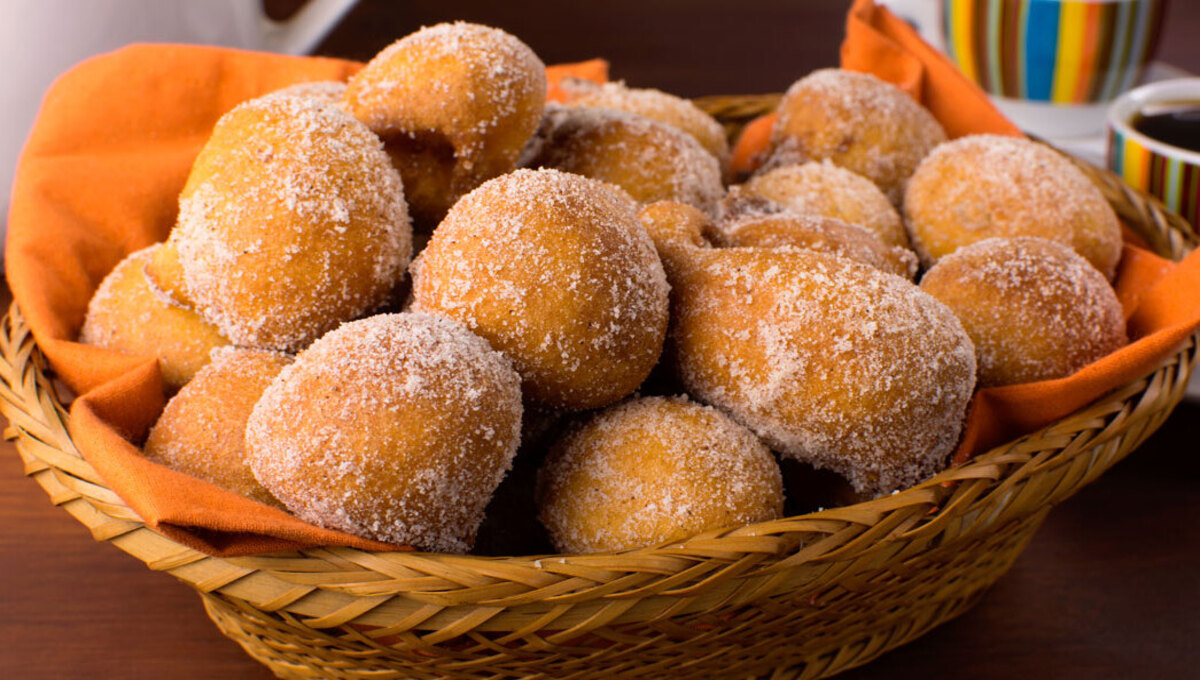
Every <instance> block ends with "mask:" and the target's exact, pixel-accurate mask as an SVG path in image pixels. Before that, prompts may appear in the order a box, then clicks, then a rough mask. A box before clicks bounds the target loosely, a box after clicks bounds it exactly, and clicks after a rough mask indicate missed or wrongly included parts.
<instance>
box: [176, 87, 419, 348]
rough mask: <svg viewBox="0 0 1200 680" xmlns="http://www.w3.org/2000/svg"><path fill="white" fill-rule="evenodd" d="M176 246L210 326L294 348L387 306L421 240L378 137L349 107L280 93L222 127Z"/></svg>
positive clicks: (202, 158) (185, 195)
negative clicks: (415, 241)
mask: <svg viewBox="0 0 1200 680" xmlns="http://www.w3.org/2000/svg"><path fill="white" fill-rule="evenodd" d="M171 242H172V244H173V245H174V247H175V248H177V249H178V253H179V263H180V265H181V266H182V270H183V278H184V282H185V285H186V289H187V295H188V297H189V298H190V299H191V300H193V301H194V302H195V303H196V307H197V309H198V310H199V311H200V312H201V314H203V315H204V316H205V318H207V319H209V320H211V321H212V322H214V323H215V324H216V325H217V326H218V327H220V328H221V330H222V332H224V333H225V334H226V335H227V336H228V337H229V338H230V340H232V341H234V342H235V343H237V344H239V345H243V346H252V347H261V348H267V349H277V350H290V351H294V350H298V349H300V348H302V347H304V346H306V345H307V344H308V343H310V342H311V341H312V340H313V339H314V338H316V337H319V336H320V335H321V334H322V333H324V332H326V331H328V330H329V329H331V328H333V327H334V326H336V325H337V324H338V323H340V322H342V321H345V320H348V319H352V318H354V317H356V316H359V315H361V314H363V313H364V312H367V311H370V310H372V309H374V308H376V307H378V306H379V305H380V304H382V303H383V302H385V301H386V300H387V299H388V297H389V295H390V294H391V292H392V290H393V288H395V286H396V285H397V284H398V283H399V281H400V280H401V279H402V277H403V276H404V267H405V265H407V263H408V259H409V257H410V254H411V249H412V233H411V228H410V226H409V221H408V213H407V209H406V207H405V203H404V194H403V188H402V186H401V182H400V177H399V175H398V174H397V173H396V171H395V169H394V168H392V166H391V163H390V162H389V161H388V158H387V155H386V154H385V153H384V152H383V149H382V146H381V144H380V142H379V140H378V138H376V137H375V136H374V135H373V134H371V131H370V130H368V129H366V127H364V126H363V125H362V124H361V123H359V122H358V121H356V120H354V119H353V118H351V117H350V116H349V115H347V114H346V113H345V112H344V111H342V110H341V109H340V108H338V107H335V106H333V105H330V104H328V103H323V102H321V101H319V100H316V99H309V98H304V97H292V96H286V95H280V94H274V95H267V96H265V97H261V98H259V99H255V100H251V101H249V102H246V103H244V104H242V105H240V106H238V107H237V108H235V109H234V110H233V111H231V112H229V113H227V114H226V115H225V116H223V117H222V118H221V120H220V121H218V123H217V126H216V128H215V129H214V130H213V134H212V137H211V138H210V139H209V141H208V143H207V144H206V145H205V147H204V149H203V150H202V151H201V152H200V155H199V157H197V159H196V162H195V165H194V166H193V168H192V172H191V174H190V175H189V177H188V181H187V184H186V185H185V186H184V189H183V192H182V194H181V195H180V197H179V221H178V223H177V224H176V227H175V230H174V232H173V233H172V235H171Z"/></svg>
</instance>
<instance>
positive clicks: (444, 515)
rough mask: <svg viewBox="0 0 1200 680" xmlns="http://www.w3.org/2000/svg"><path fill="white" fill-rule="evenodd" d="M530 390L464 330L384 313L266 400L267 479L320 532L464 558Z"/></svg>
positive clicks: (257, 422)
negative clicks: (320, 528) (341, 533)
mask: <svg viewBox="0 0 1200 680" xmlns="http://www.w3.org/2000/svg"><path fill="white" fill-rule="evenodd" d="M520 435H521V391H520V378H519V377H518V376H517V374H516V373H515V372H514V371H513V369H512V365H511V363H510V362H509V361H508V359H506V358H505V357H504V356H503V355H501V354H500V353H499V352H496V351H494V350H493V349H491V348H490V347H489V346H488V344H487V343H486V342H485V341H484V340H483V339H481V338H479V337H478V336H476V335H474V334H472V333H471V332H470V331H469V330H467V329H466V328H465V327H464V326H463V325H461V324H459V323H457V322H454V321H451V320H449V319H445V318H441V317H434V316H429V315H425V314H381V315H377V316H373V317H369V318H367V319H362V320H359V321H354V322H351V323H348V324H344V325H342V326H341V327H340V328H338V329H337V330H336V331H333V332H331V333H329V334H328V335H325V336H324V337H322V338H321V339H320V340H318V341H317V342H315V343H313V344H312V346H311V347H309V348H308V349H307V350H305V351H304V352H302V353H301V354H300V355H299V356H298V357H297V358H296V361H295V363H293V364H292V365H291V366H289V367H288V368H286V369H284V371H283V372H282V373H280V375H279V377H278V378H277V379H276V380H275V381H274V382H273V383H272V384H271V386H270V387H268V388H267V390H266V391H265V392H264V393H263V396H262V398H261V399H260V400H259V402H258V404H257V405H256V406H255V407H254V412H253V413H252V414H251V416H250V420H249V423H248V425H247V428H246V451H247V455H248V456H249V460H250V465H251V468H252V469H253V470H254V474H255V476H256V477H257V478H258V479H259V480H260V481H261V482H262V484H263V485H264V486H265V487H266V488H267V489H269V490H270V491H271V492H272V493H273V494H275V496H276V497H277V498H279V500H281V501H282V502H283V503H284V504H285V505H286V506H287V508H288V509H289V510H291V511H292V512H293V513H295V514H296V515H297V516H298V517H300V518H301V519H304V520H306V521H309V522H312V523H314V524H317V525H319V526H323V527H328V528H333V529H340V530H342V531H347V532H350V533H353V534H356V535H359V536H366V537H368V538H373V539H376V540H380V541H385V542H390V543H398V544H408V545H412V546H414V547H416V548H418V549H421V550H435V551H443V552H465V551H466V550H468V549H469V548H470V547H471V544H472V542H473V541H474V538H475V532H476V530H477V529H478V527H479V523H480V522H481V521H482V519H483V510H484V507H485V506H486V505H487V502H488V500H489V499H490V498H491V496H492V493H493V492H494V491H495V490H496V487H497V486H498V485H499V484H500V480H501V479H503V477H504V474H505V473H506V472H507V471H508V469H509V467H510V466H511V464H512V459H513V455H514V454H515V452H516V449H517V445H518V443H519V440H520Z"/></svg>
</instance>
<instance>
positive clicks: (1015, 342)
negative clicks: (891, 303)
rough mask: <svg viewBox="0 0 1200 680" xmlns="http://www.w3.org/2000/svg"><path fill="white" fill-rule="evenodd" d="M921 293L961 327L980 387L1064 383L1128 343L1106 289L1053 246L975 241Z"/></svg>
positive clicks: (1066, 251)
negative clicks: (973, 354)
mask: <svg viewBox="0 0 1200 680" xmlns="http://www.w3.org/2000/svg"><path fill="white" fill-rule="evenodd" d="M921 290H923V291H925V292H927V293H929V294H930V295H932V296H934V297H935V298H937V299H938V300H941V301H942V302H943V303H944V304H945V305H947V306H948V307H949V308H950V309H951V310H952V311H953V312H954V313H955V314H956V315H957V316H958V318H959V319H960V320H961V321H962V323H963V326H964V327H965V328H966V330H967V334H968V335H970V336H971V340H972V341H973V342H974V343H975V352H976V357H977V361H978V365H979V384H980V386H981V387H993V386H999V385H1011V384H1015V383H1026V382H1035V381H1038V380H1050V379H1053V378H1062V377H1066V376H1068V375H1070V374H1072V373H1074V372H1075V371H1077V370H1079V369H1080V368H1082V367H1083V366H1085V365H1087V364H1090V363H1092V362H1093V361H1095V360H1097V359H1099V358H1101V357H1103V356H1105V355H1106V354H1109V353H1111V352H1113V351H1115V350H1117V349H1118V348H1120V347H1123V346H1124V345H1125V344H1126V342H1128V339H1127V338H1126V335H1125V317H1124V315H1123V313H1122V310H1121V303H1120V301H1118V300H1117V295H1116V293H1115V292H1114V291H1113V289H1112V287H1111V286H1110V285H1109V284H1108V281H1107V280H1105V278H1104V276H1103V275H1102V274H1101V273H1100V272H1099V271H1097V270H1096V268H1095V267H1093V266H1092V265H1091V264H1090V263H1089V262H1088V261H1087V260H1085V259H1083V257H1081V256H1079V255H1078V254H1076V253H1075V251H1073V250H1071V249H1070V248H1069V247H1067V246H1064V245H1062V244H1060V243H1056V242H1054V241H1048V240H1046V239H1041V238H1034V237H1018V238H1004V239H1002V238H990V239H985V240H983V241H977V242H976V243H972V244H971V245H968V246H964V247H962V248H959V249H958V250H956V251H954V252H953V253H951V254H950V255H947V256H946V257H943V258H942V259H940V260H938V263H937V264H935V265H934V266H933V268H932V269H930V270H929V271H928V272H926V274H925V276H924V278H922V279H921Z"/></svg>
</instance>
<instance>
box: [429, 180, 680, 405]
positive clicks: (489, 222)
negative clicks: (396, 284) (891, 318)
mask: <svg viewBox="0 0 1200 680" xmlns="http://www.w3.org/2000/svg"><path fill="white" fill-rule="evenodd" d="M413 296H414V305H413V309H415V310H417V311H423V312H429V313H436V314H442V315H445V316H448V317H451V318H454V319H457V320H459V321H461V322H463V323H465V324H466V325H467V326H468V327H469V328H471V330H473V331H475V332H476V333H478V334H479V335H481V336H483V337H484V338H486V339H487V340H488V342H490V343H491V344H492V346H493V347H495V348H496V349H498V350H500V351H502V352H504V353H505V354H506V355H508V356H509V357H511V358H512V360H513V363H514V365H515V366H516V368H517V372H518V373H520V374H521V377H522V378H523V379H524V382H525V393H526V396H528V397H530V398H531V399H533V400H535V401H538V402H541V403H543V404H546V405H550V406H554V407H557V408H563V409H567V410H580V409H588V408H597V407H600V406H605V405H608V404H611V403H613V402H615V401H617V400H619V399H621V398H622V397H624V396H626V395H628V394H629V393H631V392H633V391H634V390H635V389H637V387H638V385H640V384H641V383H642V381H643V380H645V379H646V376H647V375H648V374H649V373H650V370H651V369H652V368H653V367H654V365H655V364H656V363H657V362H658V357H659V354H660V352H661V350H662V342H663V337H664V335H665V334H666V328H667V282H666V277H665V275H664V274H663V270H662V265H661V263H660V262H659V259H658V256H657V255H656V254H655V251H654V244H653V243H652V242H651V241H650V238H649V236H648V235H647V234H646V230H645V228H644V227H643V226H642V224H641V223H640V222H639V221H638V218H637V204H636V203H635V202H634V201H633V199H631V198H630V197H629V195H628V194H626V193H625V192H624V191H621V190H620V189H618V188H617V187H614V186H612V185H611V184H607V183H605V182H600V181H598V180H594V179H588V178H586V177H581V176H579V175H573V174H570V173H565V172H559V171H557V170H536V171H535V170H518V171H516V172H513V173H511V174H508V175H505V176H503V177H498V178H496V179H494V180H491V181H489V182H486V183H485V184H483V185H482V186H481V187H479V188H478V189H476V190H475V191H473V192H471V193H470V194H468V195H466V196H465V197H463V199H462V200H461V201H459V202H458V203H457V204H456V205H455V206H454V208H453V209H452V210H451V211H450V214H448V215H447V216H446V219H445V220H444V221H443V222H442V223H441V225H439V226H438V228H437V230H436V231H435V232H434V234H433V238H432V239H431V240H430V241H429V244H428V245H427V246H426V247H425V250H424V251H422V253H421V255H420V257H418V258H417V260H416V261H415V262H414V263H413Z"/></svg>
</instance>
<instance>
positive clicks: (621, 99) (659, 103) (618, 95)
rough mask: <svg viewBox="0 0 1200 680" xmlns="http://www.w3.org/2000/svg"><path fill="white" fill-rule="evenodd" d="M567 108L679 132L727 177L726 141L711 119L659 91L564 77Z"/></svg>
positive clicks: (684, 101)
mask: <svg viewBox="0 0 1200 680" xmlns="http://www.w3.org/2000/svg"><path fill="white" fill-rule="evenodd" d="M562 87H563V89H564V90H565V91H566V92H567V95H568V97H569V99H568V100H567V104H568V105H570V106H589V107H592V108H600V109H617V110H620V111H628V112H630V113H636V114H638V115H639V116H645V117H647V118H649V119H651V120H657V121H658V122H660V123H666V124H667V125H670V126H672V127H675V128H678V129H680V130H683V131H684V132H686V133H688V134H689V135H691V136H692V137H693V138H694V139H695V140H696V141H697V142H699V143H700V146H702V147H704V150H705V151H707V152H709V153H710V154H712V156H713V158H716V159H717V162H718V163H720V165H721V175H722V176H728V174H729V139H728V138H727V137H726V136H725V130H724V128H722V127H721V124H720V123H718V122H717V120H716V119H715V118H713V117H712V116H710V115H708V114H707V113H705V112H703V111H701V110H700V109H699V108H698V107H697V106H696V105H695V104H693V103H692V102H690V101H688V100H686V99H684V98H682V97H676V96H675V95H673V94H668V93H666V92H663V91H662V90H655V89H650V88H645V89H643V88H635V87H627V86H626V85H625V83H623V82H617V83H604V84H603V85H600V84H597V83H594V82H592V81H590V80H581V79H579V78H567V79H565V80H564V81H563V83H562Z"/></svg>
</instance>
